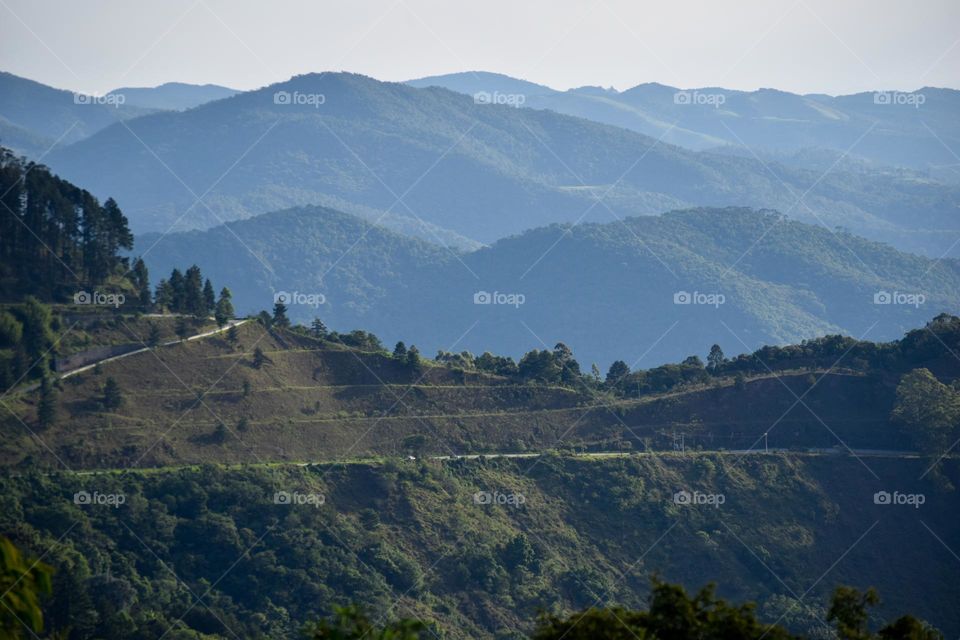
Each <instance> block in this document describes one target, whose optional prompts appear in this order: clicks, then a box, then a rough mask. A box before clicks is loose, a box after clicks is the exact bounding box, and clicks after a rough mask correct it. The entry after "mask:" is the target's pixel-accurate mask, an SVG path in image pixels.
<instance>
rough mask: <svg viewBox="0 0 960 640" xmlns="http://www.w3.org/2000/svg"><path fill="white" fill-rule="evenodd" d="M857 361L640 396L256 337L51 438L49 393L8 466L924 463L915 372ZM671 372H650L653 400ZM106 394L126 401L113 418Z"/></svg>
mask: <svg viewBox="0 0 960 640" xmlns="http://www.w3.org/2000/svg"><path fill="white" fill-rule="evenodd" d="M951 326H952V325H951ZM915 334H916V335H915ZM943 336H944V337H940V335H939V334H934V333H931V330H924V331H918V332H914V334H911V336H909V340H910V341H912V342H910V341H906V340H905V341H904V342H903V343H902V344H905V345H907V344H909V345H912V346H910V349H911V354H912V355H911V356H910V357H911V358H912V359H911V364H910V367H909V368H911V369H912V368H917V367H921V366H925V367H928V368H930V369H931V370H933V371H934V372H935V373H936V375H938V376H939V377H940V378H941V379H945V380H948V381H949V380H950V379H953V378H956V377H957V374H958V372H960V371H958V364H960V361H958V360H956V359H955V358H953V357H951V355H950V351H949V349H950V348H949V347H948V346H947V344H946V342H942V341H943V340H944V339H946V340H949V341H951V342H952V341H955V340H956V338H957V336H956V335H953V334H952V333H949V332H944V333H943ZM937 341H941V342H942V344H943V346H942V347H941V346H940V342H937ZM851 345H852V346H851V347H849V348H847V349H846V352H845V353H843V354H840V356H839V357H835V356H833V355H830V357H829V358H826V359H821V360H820V361H817V360H816V359H813V360H811V359H809V358H806V359H804V358H801V357H799V356H795V357H794V359H793V360H790V359H787V360H784V361H778V362H775V363H774V365H773V366H774V367H776V369H772V368H768V369H765V367H768V365H767V364H766V362H765V361H764V360H763V358H770V359H771V362H774V358H776V357H777V356H776V354H773V353H771V354H769V355H768V354H766V353H764V355H763V357H762V358H761V357H760V356H757V355H756V354H754V355H753V356H750V357H746V359H744V360H742V362H746V363H752V364H750V365H749V368H748V369H747V370H746V374H747V375H746V376H744V375H743V374H744V372H743V371H739V372H736V371H735V369H737V368H738V367H741V368H742V366H746V365H742V364H741V360H734V361H731V363H730V364H729V365H727V367H728V368H729V371H728V372H727V373H726V374H724V375H714V376H710V375H706V374H705V373H704V372H703V370H702V369H699V370H698V369H697V368H696V366H688V367H687V370H690V371H693V374H694V375H695V376H696V377H694V378H691V379H690V380H689V381H688V382H686V383H683V384H676V385H673V386H671V387H670V388H668V389H664V390H663V391H659V392H658V391H656V390H654V391H645V392H642V393H640V395H637V394H636V393H633V382H632V380H633V379H634V378H626V379H625V382H623V383H622V384H621V388H620V389H619V391H618V392H617V393H612V392H611V391H610V390H607V391H604V390H603V389H602V385H601V386H599V387H598V386H597V385H593V386H588V384H587V383H586V382H584V381H583V380H582V379H581V380H579V381H572V382H569V383H567V384H566V385H564V386H560V385H554V384H543V383H536V382H530V381H526V382H524V381H521V380H518V379H517V378H516V377H505V376H497V375H492V374H489V373H485V372H483V371H479V370H476V369H468V368H458V367H455V366H452V365H449V364H439V363H436V362H431V361H426V360H424V361H421V363H420V364H419V365H410V364H408V363H407V362H406V361H402V360H398V359H397V358H394V357H391V356H390V355H389V354H388V353H386V352H374V351H364V350H362V349H359V348H356V347H348V346H346V345H344V344H342V343H338V342H332V341H329V340H315V339H313V338H311V337H308V336H306V335H304V334H302V333H298V332H293V331H289V330H284V329H267V328H265V326H264V325H262V324H261V323H259V322H248V323H246V324H244V325H242V326H239V327H237V329H236V332H235V339H234V340H233V341H231V339H230V337H229V335H228V334H219V335H216V336H212V337H209V338H205V339H202V340H197V341H193V342H187V343H181V344H176V345H173V346H166V347H160V348H157V349H154V350H151V351H146V352H143V353H138V354H134V355H131V356H130V357H126V358H123V359H120V360H116V361H110V362H105V363H103V364H102V365H101V366H98V367H95V368H94V369H92V370H89V371H85V372H83V373H80V374H78V375H74V376H71V377H68V378H65V379H62V380H60V381H59V383H58V386H59V387H60V390H59V393H58V394H57V406H58V411H57V414H58V417H57V419H56V420H55V421H53V423H52V424H50V425H49V426H46V427H43V428H41V427H40V425H39V421H38V419H37V409H38V402H39V398H38V394H37V392H35V391H34V392H30V393H22V394H20V395H18V396H14V397H12V398H9V399H6V400H5V404H7V405H8V407H9V408H10V413H11V414H15V415H8V416H7V417H6V419H5V420H4V423H3V426H2V428H3V434H4V438H3V441H2V446H0V456H2V461H3V463H4V464H5V465H14V466H15V465H28V464H42V465H45V466H48V467H51V468H57V467H61V468H63V467H66V468H71V469H92V468H127V467H152V466H162V465H171V464H196V463H203V462H227V463H240V462H247V463H256V462H264V461H304V462H315V461H323V460H335V459H344V458H358V457H361V458H362V457H368V456H408V455H412V456H415V457H419V456H423V455H431V456H458V455H470V454H479V453H488V454H489V453H494V452H499V453H523V452H541V451H545V450H547V449H551V448H572V449H575V450H581V451H646V450H669V449H673V448H677V447H678V446H682V447H683V448H684V449H686V448H690V449H701V448H702V449H731V450H741V449H749V448H755V447H758V446H761V444H760V443H761V441H762V439H763V438H764V434H765V433H766V434H767V437H766V442H765V443H764V446H769V447H774V448H829V447H839V448H840V450H841V451H845V452H847V453H849V449H858V448H862V449H885V450H913V449H915V446H914V442H913V438H912V435H911V434H910V433H908V432H907V431H906V430H905V429H903V428H902V427H900V426H899V425H895V424H894V423H892V422H891V419H890V414H891V410H892V408H893V406H894V401H895V392H896V385H897V383H898V381H899V379H900V376H901V375H902V374H903V373H905V370H904V369H903V366H902V365H900V364H896V363H895V362H894V361H893V360H890V358H891V357H892V356H890V355H885V354H886V353H887V352H886V351H878V352H877V353H878V354H879V355H877V356H876V359H878V360H879V361H882V360H884V359H886V360H889V361H890V363H891V364H888V365H886V366H868V363H867V362H866V361H864V360H863V359H862V357H861V356H860V355H858V354H859V352H858V351H857V350H856V348H860V349H878V348H879V347H877V346H875V345H872V343H856V341H853V342H852V343H851ZM857 345H860V347H857ZM881 346H882V345H881ZM893 346H897V345H896V344H895V345H893ZM831 348H834V349H838V348H837V347H831ZM784 352H785V353H789V352H790V351H789V349H787V350H785V351H784ZM758 353H761V352H758ZM828 353H831V354H832V352H830V351H828ZM851 354H852V355H851ZM761 364H762V365H763V366H762V367H761V366H760V365H761ZM660 373H663V372H661V371H659V370H652V372H651V373H650V374H649V375H646V374H643V375H644V377H645V379H648V382H646V383H644V384H647V385H648V386H649V385H650V384H651V383H650V380H654V381H655V379H656V378H657V376H658V375H659V374H660ZM735 373H736V375H735ZM108 381H113V382H114V383H116V387H118V388H119V391H120V401H119V402H118V403H107V402H105V393H106V390H105V387H106V386H107V384H108ZM639 384H640V383H639V382H638V383H637V385H638V386H639ZM631 396H635V397H631ZM108 405H109V406H108Z"/></svg>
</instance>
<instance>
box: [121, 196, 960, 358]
mask: <svg viewBox="0 0 960 640" xmlns="http://www.w3.org/2000/svg"><path fill="white" fill-rule="evenodd" d="M136 252H140V253H144V252H145V260H146V261H147V264H148V265H149V267H150V272H151V274H152V278H153V280H154V281H156V280H157V279H159V278H160V277H163V276H165V275H167V274H169V271H170V269H172V268H173V267H174V266H177V267H180V268H183V267H184V266H187V265H188V264H190V263H192V262H197V263H198V264H199V265H200V266H201V268H202V270H203V273H204V274H207V275H209V276H210V277H211V278H212V279H213V281H214V282H217V283H223V284H225V285H227V286H229V287H231V289H232V290H233V292H234V296H235V302H236V304H237V308H238V311H241V312H244V313H248V312H255V311H257V310H260V309H269V308H270V307H272V305H273V302H274V295H275V294H276V293H279V292H287V293H288V294H297V296H294V300H295V303H294V304H292V305H291V306H290V315H291V317H293V318H294V319H296V320H299V321H303V322H309V321H310V320H311V319H312V318H313V317H315V316H318V317H321V318H322V319H324V321H325V322H327V323H328V324H329V325H330V326H331V327H332V328H335V329H337V330H341V331H346V330H350V329H353V328H359V327H362V328H365V329H370V330H373V331H374V332H376V333H377V334H378V335H380V336H381V337H382V338H384V339H385V341H388V342H390V343H391V344H392V342H393V341H395V340H398V339H405V340H414V341H415V342H416V343H417V345H418V346H420V347H421V349H423V350H424V352H425V353H427V354H428V355H433V353H435V352H436V350H438V349H444V350H454V351H460V350H462V349H468V350H472V351H476V350H483V349H495V350H497V351H499V352H500V353H503V354H509V355H513V356H518V355H520V354H522V353H523V352H525V351H527V350H529V349H532V348H541V346H542V345H541V342H540V341H541V340H542V342H543V344H545V345H547V346H549V347H551V348H552V347H553V345H554V344H555V343H556V342H558V341H563V342H565V343H567V344H568V345H569V346H570V347H571V348H573V350H574V353H575V354H577V355H578V356H580V357H581V358H582V359H583V360H582V361H584V362H586V363H587V364H589V363H590V362H598V363H601V364H602V365H604V366H606V365H609V363H610V361H611V360H613V359H615V358H623V357H625V356H627V357H631V358H635V359H641V357H642V363H641V364H643V365H652V364H659V363H662V362H667V361H678V360H680V359H682V358H683V357H685V356H688V355H691V354H699V355H701V357H703V355H704V354H705V353H706V350H707V349H708V348H709V347H710V345H711V344H712V343H713V342H714V341H718V340H719V342H720V344H721V346H723V348H724V349H725V350H726V351H727V352H728V353H738V352H742V351H745V350H748V349H754V348H757V347H758V346H760V345H763V344H781V343H787V342H797V341H800V340H803V339H805V338H811V337H814V336H818V335H822V334H824V333H841V332H842V333H846V334H849V335H853V336H856V337H859V336H862V335H865V336H866V338H868V339H873V340H883V339H893V338H896V337H897V336H899V335H900V334H902V333H903V332H904V330H905V329H907V328H911V327H916V326H920V325H922V324H923V322H925V321H926V320H928V319H929V318H931V317H933V316H934V315H936V314H937V313H939V312H941V311H956V309H957V308H958V307H960V263H958V262H957V261H956V260H942V261H939V262H934V261H932V260H929V259H926V258H921V257H918V256H914V255H910V254H906V253H901V252H898V251H896V250H894V249H892V248H890V247H887V246H884V245H881V244H878V243H874V242H869V241H867V240H864V239H862V238H858V237H856V236H852V235H850V234H846V233H840V234H835V233H834V232H832V231H829V230H826V229H823V228H822V227H818V226H812V225H805V224H801V223H798V222H794V221H790V220H787V219H785V218H783V217H782V216H780V215H779V214H775V213H770V212H757V211H751V210H747V209H738V208H728V209H695V210H689V211H678V212H672V213H667V214H665V215H662V216H652V217H651V216H643V217H633V218H629V219H627V220H624V221H623V222H611V223H606V224H594V223H591V224H581V225H579V226H573V227H572V226H570V225H552V226H547V227H542V228H538V229H534V230H532V231H529V232H526V233H524V234H522V235H519V236H515V237H511V238H507V239H504V240H501V241H499V242H496V243H494V244H493V245H492V246H490V247H488V248H483V249H480V250H477V251H474V252H472V253H464V254H457V255H454V254H452V253H450V252H447V251H444V250H442V249H439V248H437V247H436V246H435V245H431V244H429V243H426V242H423V241H419V240H416V239H412V238H409V237H404V236H401V235H399V234H396V233H393V232H391V231H388V230H386V229H383V228H381V227H378V226H375V225H371V224H370V223H369V222H365V221H363V220H361V219H359V218H357V217H355V216H351V215H348V214H344V213H342V212H338V211H334V210H330V209H326V208H321V207H306V208H299V209H291V210H286V211H279V212H276V213H271V214H266V215H261V216H257V217H254V218H251V219H249V220H244V221H241V222H234V223H230V224H229V225H227V226H219V227H215V228H212V229H209V230H206V231H191V232H183V233H173V234H169V235H166V236H162V237H160V236H159V235H157V234H148V235H145V236H143V237H141V238H139V239H138V242H137V246H136ZM484 292H485V293H486V294H489V295H485V294H484ZM315 294H323V296H324V297H325V302H324V303H323V304H319V305H317V306H311V305H310V304H303V302H302V301H312V302H316V301H317V298H313V299H309V298H306V297H304V296H310V295H315ZM918 294H919V295H922V296H923V298H922V299H920V298H917V297H916V296H917V295H918ZM520 296H522V298H521V297H520ZM297 301H300V302H297ZM888 301H889V304H887V302H888Z"/></svg>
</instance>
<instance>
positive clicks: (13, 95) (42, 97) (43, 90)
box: [0, 71, 151, 159]
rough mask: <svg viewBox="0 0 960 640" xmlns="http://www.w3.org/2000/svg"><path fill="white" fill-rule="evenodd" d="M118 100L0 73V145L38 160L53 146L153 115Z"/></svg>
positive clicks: (63, 144)
mask: <svg viewBox="0 0 960 640" xmlns="http://www.w3.org/2000/svg"><path fill="white" fill-rule="evenodd" d="M150 112H151V110H149V109H143V108H141V107H136V106H133V105H128V104H120V103H118V101H117V100H107V99H106V98H103V99H97V98H94V97H92V96H85V95H80V94H76V93H74V92H72V91H65V90H63V89H54V88H53V87H48V86H47V85H45V84H40V83H39V82H34V81H33V80H27V79H26V78H21V77H19V76H15V75H13V74H12V73H6V72H3V71H0V142H2V143H3V146H5V147H8V148H13V149H15V150H17V151H19V152H21V153H25V154H27V155H28V156H30V157H31V158H32V159H36V158H37V157H38V156H39V155H40V154H42V153H44V152H45V151H46V150H47V149H49V148H50V147H51V146H52V145H53V144H54V143H56V144H58V145H61V146H65V145H68V144H70V143H72V142H76V141H78V140H82V139H84V138H86V137H88V136H90V135H93V134H94V133H96V132H97V131H99V130H101V129H103V128H105V127H107V126H109V125H111V124H114V123H116V122H117V121H118V120H128V119H130V118H134V117H136V116H140V115H144V114H146V113H150Z"/></svg>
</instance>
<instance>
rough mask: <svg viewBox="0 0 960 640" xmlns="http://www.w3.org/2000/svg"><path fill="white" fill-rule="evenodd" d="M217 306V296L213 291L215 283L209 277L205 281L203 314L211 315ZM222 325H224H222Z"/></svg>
mask: <svg viewBox="0 0 960 640" xmlns="http://www.w3.org/2000/svg"><path fill="white" fill-rule="evenodd" d="M216 306H217V297H216V295H215V294H214V293H213V283H212V282H210V278H207V280H206V282H204V283H203V307H202V308H203V314H202V315H203V316H209V315H210V314H211V313H213V311H214V309H215V308H216ZM221 326H222V325H221Z"/></svg>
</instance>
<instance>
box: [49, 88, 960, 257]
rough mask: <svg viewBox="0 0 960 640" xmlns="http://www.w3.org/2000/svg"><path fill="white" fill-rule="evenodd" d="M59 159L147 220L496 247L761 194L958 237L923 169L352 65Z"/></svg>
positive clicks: (874, 225) (136, 127) (151, 120)
mask: <svg viewBox="0 0 960 640" xmlns="http://www.w3.org/2000/svg"><path fill="white" fill-rule="evenodd" d="M128 127H129V129H128ZM49 163H50V164H51V166H52V167H53V168H54V169H55V170H56V171H57V172H58V173H60V174H61V175H63V176H64V177H65V178H67V179H70V180H72V181H74V182H77V183H79V184H84V185H87V186H88V187H90V188H91V190H92V191H93V192H94V193H96V194H109V195H112V196H114V197H115V198H116V199H117V200H118V202H120V204H121V206H122V207H123V209H124V211H125V212H126V213H127V215H128V216H129V218H130V220H131V224H132V226H133V228H134V229H135V230H137V231H150V230H155V231H165V230H167V229H169V228H170V227H171V225H174V224H176V225H177V226H178V228H207V227H210V226H213V225H216V224H219V223H221V222H224V221H228V220H233V219H239V218H245V217H249V216H252V215H256V214H259V213H263V212H265V211H270V210H276V209H279V208H283V207H289V206H301V205H311V204H319V205H325V206H330V207H335V208H338V209H346V210H348V211H350V212H351V213H353V211H351V210H350V207H359V208H363V209H364V210H366V211H371V212H383V213H386V212H389V213H390V214H399V215H402V216H405V217H406V218H408V219H412V220H417V221H423V222H425V223H429V224H430V225H434V226H435V227H439V228H442V229H444V230H448V231H450V232H452V233H455V234H458V235H460V236H464V237H466V238H469V239H473V240H476V241H480V242H484V243H489V242H493V241H495V240H497V239H499V238H502V237H504V236H507V235H510V234H515V233H520V232H522V231H524V230H527V229H531V228H534V227H540V226H544V225H548V224H551V223H555V222H574V221H593V222H610V221H611V220H615V219H617V218H622V217H624V216H630V215H644V214H655V213H661V212H663V211H668V210H671V209H677V208H684V207H691V206H750V207H756V208H775V209H778V210H781V211H783V212H784V213H785V214H786V215H788V216H790V217H792V218H795V219H798V220H801V221H805V222H810V223H816V224H820V225H823V226H826V227H828V228H831V229H832V228H834V227H842V228H847V229H850V230H851V231H853V232H855V233H857V234H859V235H862V236H865V237H867V238H871V239H875V240H881V241H888V242H890V243H893V244H895V245H896V246H898V247H900V248H901V249H906V250H911V251H916V252H922V253H927V254H929V255H941V254H943V253H945V252H947V251H948V250H950V248H951V246H952V245H954V243H955V241H956V239H957V238H958V237H960V235H958V231H960V220H958V218H957V216H956V210H957V206H958V205H960V189H958V188H956V187H950V186H944V185H942V184H940V183H938V182H936V181H932V180H929V179H923V178H922V177H918V176H917V175H916V174H914V173H911V172H903V174H902V175H900V174H893V175H891V174H890V173H889V172H875V173H874V172H867V173H863V172H860V173H856V174H850V173H844V172H842V171H841V172H836V171H835V172H831V173H829V174H828V175H826V176H824V175H823V172H821V171H814V170H810V169H804V168H797V167H791V166H787V165H781V164H769V163H766V162H761V161H759V160H757V159H756V158H753V157H737V156H731V155H729V154H724V153H708V152H694V151H690V150H688V149H684V148H681V147H677V146H673V145H670V144H666V143H664V142H658V141H657V140H655V139H653V138H651V137H649V136H645V135H642V134H639V133H636V132H634V131H629V130H626V129H622V128H619V127H613V126H609V125H603V124H598V123H595V122H590V121H588V120H584V119H581V118H573V117H570V116H567V115H562V114H558V113H555V112H552V111H546V110H534V109H519V108H513V107H512V106H507V105H504V104H499V103H495V104H486V103H481V104H478V103H477V101H475V100H474V99H473V98H471V97H468V96H464V95H461V94H459V93H456V92H452V91H449V90H446V89H441V88H426V89H418V88H415V87H411V86H408V85H404V84H399V83H387V82H379V81H377V80H374V79H372V78H368V77H365V76H360V75H356V74H349V73H327V74H309V75H304V76H297V77H295V78H292V79H291V80H289V81H287V82H282V83H278V84H275V85H272V86H269V87H265V88H263V89H260V90H257V91H250V92H245V93H240V94H237V95H235V96H233V97H230V98H226V99H222V100H216V101H214V102H210V103H207V104H204V105H201V106H199V107H196V108H194V109H190V110H188V111H185V112H162V113H156V114H152V115H148V116H145V117H142V118H138V119H136V120H135V121H133V122H129V123H127V126H123V125H114V126H111V127H108V128H106V129H104V130H102V131H100V132H98V133H97V134H95V135H94V136H91V137H90V138H88V139H86V140H82V141H80V142H78V143H75V144H73V145H71V146H70V147H68V148H66V149H60V150H58V151H56V152H55V153H53V154H51V156H50V158H49ZM200 195H203V196H204V198H203V203H202V204H199V205H196V206H194V205H195V203H196V200H197V197H198V196H200ZM801 195H804V198H803V201H802V202H800V201H799V198H800V196H801ZM601 199H602V202H601V201H600V200H601ZM375 215H376V214H375ZM374 219H376V217H375V218H374ZM427 235H429V234H427ZM953 250H956V247H955V246H954V247H953Z"/></svg>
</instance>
